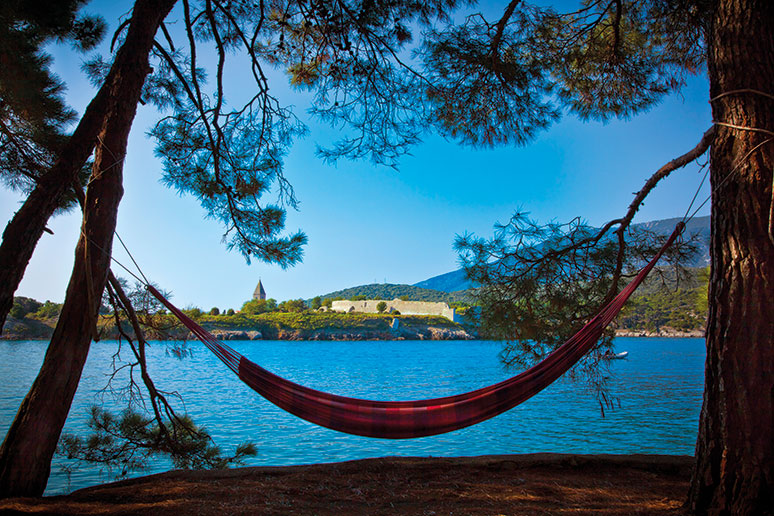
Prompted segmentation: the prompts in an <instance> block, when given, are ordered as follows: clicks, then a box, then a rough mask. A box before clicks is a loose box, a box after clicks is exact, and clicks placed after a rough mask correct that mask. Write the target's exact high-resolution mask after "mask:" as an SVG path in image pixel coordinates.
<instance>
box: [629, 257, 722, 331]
mask: <svg viewBox="0 0 774 516" xmlns="http://www.w3.org/2000/svg"><path fill="white" fill-rule="evenodd" d="M666 272H667V273H666V274H664V275H663V276H662V277H661V278H659V277H654V278H652V279H649V280H648V281H646V282H645V284H643V285H642V286H641V287H640V290H639V291H638V292H637V293H635V295H634V296H632V298H631V299H630V300H629V302H628V303H627V305H626V306H625V307H624V309H623V311H622V312H621V315H620V316H619V317H618V326H619V328H621V329H626V330H648V331H658V330H660V329H662V328H672V329H675V330H679V331H690V330H700V329H702V328H704V325H705V322H706V319H707V287H708V280H709V276H708V268H697V269H689V273H688V277H687V278H686V279H685V280H683V281H681V282H680V283H679V284H678V283H677V282H675V279H674V274H672V273H671V271H666Z"/></svg>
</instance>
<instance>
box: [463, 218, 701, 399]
mask: <svg viewBox="0 0 774 516" xmlns="http://www.w3.org/2000/svg"><path fill="white" fill-rule="evenodd" d="M626 241H627V243H628V246H627V247H624V248H623V250H624V251H625V252H623V253H622V248H621V247H620V240H619V241H616V240H614V239H612V238H609V237H607V238H606V237H605V233H604V232H600V230H598V229H594V228H591V227H589V226H587V225H585V224H583V223H582V222H581V221H580V220H578V219H576V220H574V221H572V222H570V223H568V224H557V223H550V224H545V225H540V224H537V223H536V222H534V221H532V220H530V219H529V218H528V217H527V215H526V214H522V213H516V214H515V215H514V216H513V218H512V219H511V220H510V221H509V222H508V224H498V225H496V226H495V234H494V236H493V237H492V238H490V239H484V238H477V237H474V236H472V235H465V236H461V237H459V238H458V240H457V242H456V243H455V247H456V249H457V251H458V252H459V253H460V257H461V261H462V264H463V267H464V269H465V272H466V273H467V274H468V276H469V277H470V279H471V280H472V281H474V282H475V283H477V284H479V285H481V287H480V288H479V289H477V290H476V297H477V299H478V302H479V304H480V306H481V315H480V325H481V329H480V333H481V335H482V336H483V337H485V338H492V339H498V340H503V341H505V342H506V345H505V348H504V350H503V352H502V358H503V360H504V362H505V363H506V364H508V365H514V366H517V367H519V368H525V367H528V366H530V365H532V364H533V363H535V362H537V361H540V360H542V359H543V358H545V357H546V356H547V355H548V354H549V353H551V352H552V351H553V350H554V349H556V348H557V347H558V346H559V345H561V344H562V343H563V342H565V341H566V340H567V339H568V338H569V337H571V336H572V335H574V334H575V333H576V332H577V331H578V330H579V329H580V328H581V327H582V326H583V325H584V324H586V322H587V321H588V320H589V319H591V318H592V317H593V316H594V315H595V314H596V312H597V311H598V310H599V307H600V306H602V305H603V304H604V303H605V302H606V301H607V300H609V299H611V297H612V295H614V293H615V292H617V290H618V285H617V283H618V282H619V281H620V280H621V279H623V278H622V277H619V276H617V275H616V270H619V266H620V270H621V271H622V276H623V277H625V276H627V275H633V274H634V272H636V270H637V269H638V268H639V267H638V266H639V265H640V264H641V263H642V262H643V258H644V257H652V256H653V255H654V254H655V253H656V251H657V250H658V249H659V248H660V247H661V245H662V244H663V241H664V237H662V236H660V235H656V234H653V233H652V232H649V231H645V230H642V229H636V230H631V231H630V232H629V235H628V239H627V240H626ZM693 250H694V248H693V247H692V246H691V245H690V244H689V243H686V244H685V245H684V246H682V245H673V246H672V247H671V248H670V249H669V250H668V251H667V254H666V261H667V262H669V261H671V260H678V259H680V258H681V257H683V256H685V255H686V254H690V253H691V252H693ZM619 261H620V262H619ZM626 271H632V272H630V273H629V274H627V273H626ZM612 336H613V330H612V329H610V328H608V329H607V330H606V331H605V333H604V334H603V337H602V339H601V340H600V342H599V343H598V344H597V349H598V350H599V349H600V348H605V347H609V346H610V345H611V341H612ZM573 374H575V375H577V376H579V377H582V378H584V379H585V380H587V381H588V382H589V384H590V386H591V387H592V388H593V389H594V390H595V391H596V392H597V394H598V396H599V397H600V399H601V400H606V398H605V396H606V393H605V390H604V383H605V378H606V375H605V373H604V371H603V370H602V369H601V368H600V367H599V361H598V359H597V355H594V354H592V355H590V356H587V357H586V358H585V359H584V360H582V361H581V362H580V363H579V364H578V365H577V366H576V368H575V369H574V371H573Z"/></svg>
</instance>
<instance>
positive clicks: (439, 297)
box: [320, 283, 473, 306]
mask: <svg viewBox="0 0 774 516" xmlns="http://www.w3.org/2000/svg"><path fill="white" fill-rule="evenodd" d="M320 297H322V300H323V304H325V302H326V301H328V300H333V301H335V300H338V299H349V300H350V301H362V300H366V299H385V300H387V301H390V300H392V299H400V300H402V301H431V302H444V303H449V305H451V304H452V303H465V304H470V303H472V302H473V299H472V296H471V295H470V291H467V290H465V291H460V292H451V293H449V292H441V291H440V290H431V289H428V288H422V287H415V286H414V285H395V284H391V283H374V284H371V285H360V286H358V287H351V288H345V289H344V290H337V291H335V292H331V293H329V294H325V295H323V296H320ZM328 306H330V305H328Z"/></svg>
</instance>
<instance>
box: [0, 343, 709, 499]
mask: <svg viewBox="0 0 774 516" xmlns="http://www.w3.org/2000/svg"><path fill="white" fill-rule="evenodd" d="M229 344H230V345H231V346H232V347H233V348H235V349H236V350H237V351H239V352H240V353H242V354H244V355H245V356H247V357H248V358H250V359H252V360H253V361H255V362H257V363H259V364H261V365H263V366H264V367H266V368H268V369H269V370H271V371H273V372H276V373H278V374H280V375H282V376H285V377H287V378H290V379H292V380H294V381H296V382H299V383H302V384H304V385H307V386H310V387H313V388H316V389H322V390H326V391H331V392H335V393H337V394H342V395H347V396H356V397H364V398H372V399H416V398H427V397H437V396H445V395H449V394H456V393H459V392H463V391H467V390H472V389H475V388H478V387H482V386H485V385H489V384H491V383H495V382H497V381H500V380H502V379H504V378H507V377H509V376H511V375H512V374H513V372H512V371H506V370H504V369H503V367H502V366H501V364H500V363H499V362H498V359H497V353H498V351H499V350H500V346H499V344H497V343H495V342H486V341H472V342H470V341H467V342H466V341H461V342H456V341H451V342H442V341H441V342H438V341H430V342H427V341H423V342H411V341H388V342H287V341H285V342H275V341H255V342H235V343H231V342H230V343H229ZM46 345H47V343H45V342H35V341H30V342H9V341H0V356H2V357H3V360H2V361H0V378H1V379H2V381H0V432H1V433H2V435H3V436H4V435H5V432H6V430H7V429H8V427H9V425H10V423H11V420H12V419H13V417H14V415H15V413H16V410H17V409H18V407H19V404H20V402H21V400H22V398H23V396H24V395H25V394H26V392H27V390H28V389H29V387H30V385H31V384H32V381H33V379H34V377H35V375H36V374H37V371H38V368H39V367H40V364H41V363H42V360H43V355H44V353H45V348H46ZM167 345H168V344H167V343H164V342H157V343H154V344H153V346H152V347H151V350H150V351H149V368H150V371H151V374H152V375H153V377H154V379H155V381H156V385H157V387H159V388H160V389H162V390H165V391H177V392H179V393H180V395H181V396H182V398H183V402H184V405H185V409H186V410H187V411H188V413H189V414H190V415H191V416H192V417H193V419H194V421H196V422H198V423H199V424H202V425H204V426H206V427H207V429H208V430H209V431H210V433H211V434H212V436H213V438H214V439H215V441H216V442H217V443H218V444H219V445H220V446H221V447H222V448H223V449H224V451H226V452H229V453H231V452H233V448H234V446H235V445H236V444H238V443H241V442H243V441H245V440H251V441H253V442H255V443H256V444H257V446H258V456H257V457H254V458H252V459H250V460H249V462H248V465H289V464H303V463H312V462H332V461H341V460H349V459H358V458H365V457H378V456H384V455H413V456H454V455H484V454H506V453H530V452H572V453H668V454H689V455H690V454H693V449H694V444H695V440H696V433H697V425H698V417H699V410H700V407H701V398H702V390H703V368H704V341H703V340H702V339H644V338H643V339H638V338H620V339H617V340H616V349H617V350H618V351H624V350H626V351H629V357H628V359H627V360H616V361H612V363H611V370H612V374H613V379H612V381H611V386H612V389H611V390H612V394H613V395H616V396H617V397H618V398H619V400H620V404H621V406H620V408H616V409H615V410H613V411H607V412H606V414H605V417H604V418H603V417H601V414H600V410H599V405H598V404H597V403H596V401H595V400H594V398H593V396H591V395H589V394H588V393H586V392H584V390H583V389H582V388H581V387H579V386H578V385H577V384H574V383H572V382H570V381H567V380H563V379H562V380H559V381H558V382H556V383H555V384H554V385H552V386H551V387H549V388H548V389H546V390H545V391H543V392H542V393H540V394H539V395H538V396H536V397H534V398H532V399H531V400H529V401H527V402H526V403H524V404H522V405H521V406H519V407H516V408H515V409H513V410H511V411H510V412H507V413H505V414H503V415H501V416H499V417H497V418H494V419H492V420H489V421H486V422H484V423H481V424H479V425H475V426H473V427H470V428H466V429H463V430H459V431H456V432H452V433H449V434H445V435H440V436H433V437H425V438H421V439H413V440H403V441H393V440H377V439H369V438H364V437H356V436H351V435H346V434H341V433H338V432H334V431H332V430H327V429H324V428H320V427H317V426H314V425H312V424H310V423H307V422H305V421H303V420H300V419H298V418H296V417H295V416H292V415H290V414H287V413H286V412H283V411H282V410H280V409H278V408H276V407H275V406H274V405H271V404H270V403H269V402H267V401H265V400H264V399H263V398H261V397H260V396H258V395H257V394H255V393H254V392H253V391H251V390H250V389H249V388H248V387H246V386H245V385H244V384H242V383H241V382H240V381H239V380H238V379H237V378H236V376H235V375H233V374H232V373H231V372H230V371H229V370H228V369H226V367H225V366H223V364H221V363H220V362H219V361H218V360H217V359H216V358H215V357H214V356H213V355H212V354H211V353H209V352H208V351H207V350H206V349H205V348H204V347H203V346H201V345H199V344H197V343H191V344H190V345H189V346H190V348H191V349H192V350H193V356H191V357H188V358H185V359H182V360H179V359H175V358H171V357H169V356H168V354H167ZM116 349H117V346H116V343H115V342H99V343H95V344H94V345H93V347H92V350H91V353H90V355H89V359H88V362H87V364H86V368H85V371H84V375H83V378H82V380H81V384H80V387H79V389H78V393H77V394H76V397H75V400H74V402H73V408H72V410H71V412H70V418H69V419H68V421H67V425H66V427H65V431H66V432H71V433H77V432H80V431H83V430H84V429H85V420H86V419H87V417H88V408H89V407H90V406H91V405H93V404H95V403H100V402H104V403H105V404H106V405H107V406H109V407H110V406H112V407H123V406H124V405H123V404H122V403H121V402H117V401H115V400H114V399H113V397H112V396H111V395H110V394H106V393H104V392H102V389H103V388H104V387H105V384H106V381H107V377H106V373H107V372H108V370H109V369H110V364H111V361H112V356H113V355H114V354H115V352H116ZM125 351H126V353H127V356H128V350H125ZM115 385H116V387H119V386H121V385H123V384H122V383H121V382H120V381H118V382H117V383H116V384H115ZM180 406H181V407H182V405H180ZM181 411H182V410H181ZM63 462H64V460H63V459H61V458H57V459H56V463H55V464H54V466H53V468H52V475H51V479H50V481H49V484H48V489H47V491H46V493H47V494H58V493H63V492H67V491H69V490H72V489H78V488H81V487H86V486H89V485H94V484H97V483H100V482H104V481H106V480H109V477H108V476H107V475H106V474H105V473H101V472H100V471H98V470H96V469H86V468H82V469H81V470H79V471H77V472H75V473H73V474H72V475H71V477H70V478H69V479H68V476H67V475H65V474H64V473H63V472H62V471H61V469H60V467H61V465H62V464H63ZM169 467H170V465H169V464H168V463H165V462H163V461H160V462H159V463H157V464H154V468H153V470H152V471H151V472H158V471H163V470H165V469H169Z"/></svg>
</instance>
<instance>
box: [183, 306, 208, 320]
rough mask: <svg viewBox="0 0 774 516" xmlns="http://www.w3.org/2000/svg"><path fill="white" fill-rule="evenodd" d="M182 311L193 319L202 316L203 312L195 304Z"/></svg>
mask: <svg viewBox="0 0 774 516" xmlns="http://www.w3.org/2000/svg"><path fill="white" fill-rule="evenodd" d="M183 313H184V314H185V315H187V316H188V317H190V318H191V319H194V320H196V319H199V318H200V317H201V316H202V314H204V312H202V309H201V308H198V307H196V306H194V307H191V308H186V309H184V310H183Z"/></svg>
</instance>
